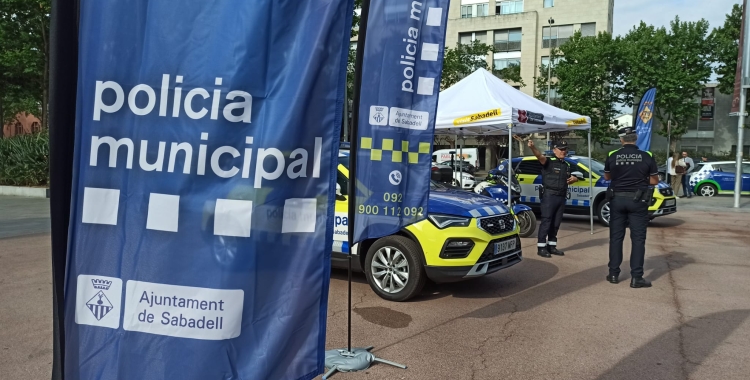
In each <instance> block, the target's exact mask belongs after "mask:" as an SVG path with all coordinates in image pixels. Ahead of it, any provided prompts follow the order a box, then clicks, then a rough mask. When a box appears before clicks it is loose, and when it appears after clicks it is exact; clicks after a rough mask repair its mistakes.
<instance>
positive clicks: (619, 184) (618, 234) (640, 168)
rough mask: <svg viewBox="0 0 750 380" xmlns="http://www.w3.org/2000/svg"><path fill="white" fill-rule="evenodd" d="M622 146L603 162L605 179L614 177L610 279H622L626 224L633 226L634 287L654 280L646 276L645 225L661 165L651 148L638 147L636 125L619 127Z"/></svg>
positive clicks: (610, 234)
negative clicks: (644, 271) (644, 263)
mask: <svg viewBox="0 0 750 380" xmlns="http://www.w3.org/2000/svg"><path fill="white" fill-rule="evenodd" d="M618 134H619V135H620V142H622V148H620V149H618V150H615V151H612V152H610V153H609V157H607V161H606V163H605V164H604V179H606V180H611V181H612V182H611V183H610V184H609V189H607V199H608V200H609V202H610V203H609V209H610V212H611V214H610V221H609V275H608V276H607V281H609V282H611V283H613V284H617V283H618V282H619V275H620V264H622V241H623V239H624V238H625V228H626V227H630V240H631V242H632V250H631V252H630V274H631V276H632V279H631V281H630V287H631V288H648V287H650V286H651V283H650V282H649V281H647V280H645V279H644V278H643V261H644V259H645V256H646V228H647V227H648V222H649V215H648V207H649V205H650V204H651V197H652V196H653V188H651V187H649V185H657V184H658V183H659V169H658V168H657V166H656V161H655V160H654V158H653V156H652V154H651V153H650V152H646V151H642V150H640V149H638V147H636V145H635V143H636V141H637V140H638V135H637V134H636V132H635V129H634V128H633V127H623V128H620V129H618Z"/></svg>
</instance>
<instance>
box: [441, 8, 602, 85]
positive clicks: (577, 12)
mask: <svg viewBox="0 0 750 380" xmlns="http://www.w3.org/2000/svg"><path fill="white" fill-rule="evenodd" d="M613 7H614V0H455V1H452V2H451V6H450V10H449V13H448V29H447V34H446V44H445V46H446V47H448V48H452V47H455V46H456V44H457V43H459V42H460V43H463V44H466V43H471V41H473V40H478V41H480V42H482V43H485V44H488V45H494V46H495V49H496V50H497V52H496V53H494V56H491V57H488V60H491V62H492V64H493V68H494V69H496V70H500V69H503V68H505V67H508V66H510V65H518V66H520V69H521V77H522V78H523V81H524V83H525V84H526V86H525V87H522V88H520V90H521V91H523V92H525V93H526V94H529V95H533V94H534V92H535V90H536V89H535V88H534V76H536V74H537V71H538V68H539V66H540V65H542V64H543V65H547V63H548V62H549V55H550V49H551V48H554V47H557V46H560V45H561V44H563V43H565V42H566V41H567V40H568V39H569V38H570V37H572V36H573V33H575V32H576V31H579V30H580V31H581V33H582V34H583V35H584V36H594V35H596V34H597V33H599V32H609V33H612V18H613ZM550 19H553V20H554V24H551V25H550V23H549V20H550ZM553 65H554V62H553ZM542 75H544V74H542ZM552 96H554V94H552Z"/></svg>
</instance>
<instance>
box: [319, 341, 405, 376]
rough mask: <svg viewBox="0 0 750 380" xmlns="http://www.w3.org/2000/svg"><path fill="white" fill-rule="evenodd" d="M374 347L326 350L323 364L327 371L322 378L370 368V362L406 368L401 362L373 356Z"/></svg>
mask: <svg viewBox="0 0 750 380" xmlns="http://www.w3.org/2000/svg"><path fill="white" fill-rule="evenodd" d="M373 348H374V347H372V346H371V347H367V348H354V349H352V351H351V352H349V351H347V350H345V349H338V350H328V351H326V360H325V365H326V368H327V369H328V372H326V373H325V375H323V380H328V379H329V378H330V377H331V375H333V374H334V373H336V371H338V372H357V371H362V370H365V369H368V368H370V366H371V365H372V363H383V364H388V365H392V366H394V367H398V368H401V369H406V366H405V365H403V364H398V363H394V362H392V361H388V360H385V359H380V358H377V357H375V355H373V353H371V352H370V350H372V349H373Z"/></svg>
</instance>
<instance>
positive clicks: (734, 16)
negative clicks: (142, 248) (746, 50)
mask: <svg viewBox="0 0 750 380" xmlns="http://www.w3.org/2000/svg"><path fill="white" fill-rule="evenodd" d="M741 29H742V4H734V6H733V7H732V12H731V13H729V14H728V15H727V18H726V20H725V21H724V25H723V26H720V27H718V28H714V30H713V31H712V32H711V35H710V36H709V42H710V43H711V46H713V52H712V54H711V57H712V59H713V60H714V61H715V62H716V68H715V69H714V72H716V75H717V77H718V78H717V79H718V82H719V86H718V89H719V91H720V92H721V93H722V94H731V93H733V92H734V77H735V74H736V70H737V55H738V53H739V46H740V33H741Z"/></svg>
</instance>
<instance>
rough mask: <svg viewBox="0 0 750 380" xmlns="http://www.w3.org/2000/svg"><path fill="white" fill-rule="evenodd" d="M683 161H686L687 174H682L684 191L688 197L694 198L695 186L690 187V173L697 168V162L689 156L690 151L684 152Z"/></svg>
mask: <svg viewBox="0 0 750 380" xmlns="http://www.w3.org/2000/svg"><path fill="white" fill-rule="evenodd" d="M682 161H683V162H684V163H685V174H684V175H683V176H682V192H683V193H684V194H685V196H687V197H688V198H692V197H693V188H692V187H690V174H691V173H692V172H693V171H694V170H695V162H693V159H692V158H690V156H688V152H682Z"/></svg>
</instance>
